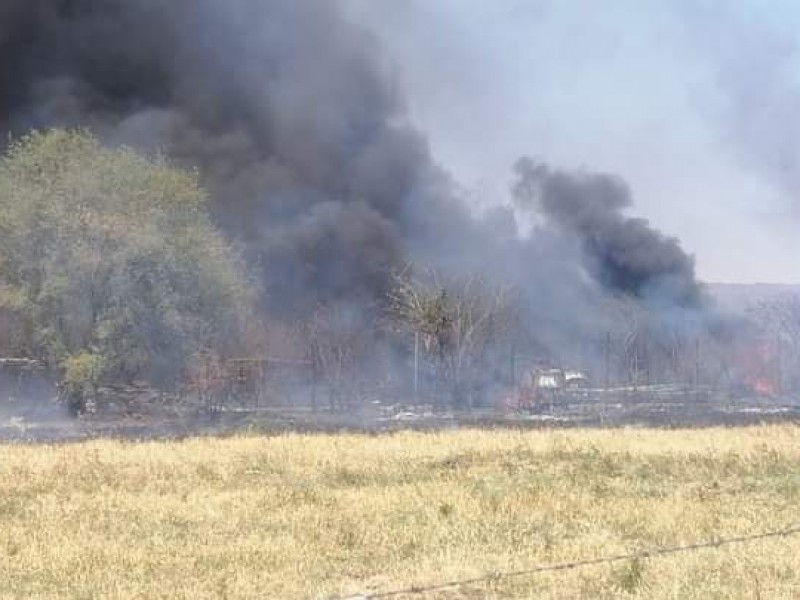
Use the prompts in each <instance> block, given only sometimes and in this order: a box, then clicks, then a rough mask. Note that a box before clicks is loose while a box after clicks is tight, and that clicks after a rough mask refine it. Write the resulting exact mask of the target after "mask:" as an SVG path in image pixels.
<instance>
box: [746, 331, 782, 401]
mask: <svg viewBox="0 0 800 600" xmlns="http://www.w3.org/2000/svg"><path fill="white" fill-rule="evenodd" d="M776 361H777V357H776V352H775V348H774V347H773V346H772V344H770V343H769V342H767V341H765V340H762V341H761V342H759V343H755V344H751V345H748V346H747V347H746V348H743V349H742V351H741V352H740V355H739V361H738V362H739V365H740V368H741V370H742V375H743V381H744V383H745V384H746V385H747V387H749V388H750V390H752V392H753V393H755V394H758V395H759V396H777V395H778V384H777V382H776V380H775V379H776Z"/></svg>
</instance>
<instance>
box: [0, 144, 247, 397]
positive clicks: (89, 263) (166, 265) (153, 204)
mask: <svg viewBox="0 0 800 600" xmlns="http://www.w3.org/2000/svg"><path fill="white" fill-rule="evenodd" d="M251 294H252V293H251V291H250V288H249V285H248V284H247V283H246V282H245V281H244V278H243V276H242V274H241V269H240V268H239V266H238V264H237V260H236V257H235V255H234V253H233V252H232V250H231V248H230V247H229V246H228V245H227V244H226V242H225V241H224V240H223V238H222V237H221V235H220V234H219V233H218V232H217V231H216V230H215V229H214V227H213V226H212V224H211V222H210V220H209V217H208V214H207V210H206V196H205V194H204V192H203V190H202V189H201V188H200V186H199V184H198V180H197V176H196V175H195V174H194V173H190V172H185V171H181V170H178V169H176V168H173V167H171V166H170V165H169V164H167V162H166V160H165V159H164V158H163V157H153V158H148V157H143V156H139V155H137V154H136V153H134V152H133V151H131V150H128V149H125V148H121V149H109V148H106V147H103V146H102V145H101V144H100V143H99V142H98V140H96V139H95V138H93V137H92V136H91V135H89V134H87V133H84V132H80V131H62V130H55V131H50V132H46V133H33V134H31V135H29V136H27V137H25V138H22V139H20V140H17V141H14V142H12V143H11V145H10V148H9V150H8V151H7V154H6V156H5V157H4V158H2V160H0V308H1V309H3V311H4V312H10V313H12V314H13V315H15V317H16V318H17V319H19V320H20V322H21V323H24V327H25V329H26V331H28V332H29V335H26V336H20V339H22V340H24V341H23V342H20V346H21V347H17V348H11V349H9V348H6V349H5V350H6V351H14V352H16V353H20V354H26V355H31V356H35V357H37V358H41V359H43V360H45V361H47V362H48V364H50V365H51V366H53V367H60V368H62V369H63V370H64V371H65V372H66V376H67V377H68V378H74V377H85V376H86V372H85V370H86V368H88V366H91V370H92V373H93V375H92V377H98V376H102V377H104V378H107V379H112V380H115V381H132V380H134V379H145V380H149V381H150V382H153V383H160V384H164V383H168V382H170V381H173V380H174V379H175V378H176V377H178V376H180V371H181V369H182V368H183V367H184V366H185V364H186V362H187V360H188V359H189V358H190V356H191V354H192V353H194V352H196V351H198V350H199V349H203V348H210V349H213V350H214V351H216V352H225V351H226V349H228V348H230V346H231V344H233V343H235V341H236V339H237V336H238V330H239V326H240V318H241V316H242V315H243V314H244V311H245V310H246V309H247V307H248V305H249V302H250V298H251ZM90 357H91V358H90ZM89 363H91V365H89ZM99 367H101V368H102V373H101V374H99V375H98V374H97V373H96V369H97V368H99Z"/></svg>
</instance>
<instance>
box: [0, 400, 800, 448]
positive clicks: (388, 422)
mask: <svg viewBox="0 0 800 600" xmlns="http://www.w3.org/2000/svg"><path fill="white" fill-rule="evenodd" d="M775 422H798V423H800V398H792V397H782V398H775V397H758V396H735V395H733V394H731V393H722V392H716V391H703V392H675V391H665V390H663V389H662V390H659V389H656V388H653V389H649V390H639V391H633V390H625V391H613V392H604V391H600V390H594V391H592V390H585V391H580V392H573V393H570V394H564V395H562V396H560V397H554V398H551V399H550V401H549V402H547V403H541V404H538V405H536V406H534V407H531V408H527V409H521V410H506V409H503V410H500V409H487V408H482V409H473V410H464V411H437V410H434V409H433V407H431V406H424V405H411V404H409V405H399V404H393V405H386V404H381V403H379V402H374V403H372V404H367V405H362V406H359V407H349V408H346V409H344V410H340V411H329V410H312V408H311V407H298V406H274V405H272V406H266V407H264V406H262V407H258V408H256V407H247V406H244V407H243V406H238V407H224V406H222V407H216V408H215V409H214V410H208V409H207V408H205V407H203V406H201V405H199V404H198V403H196V402H192V401H185V400H184V401H180V402H178V401H171V400H165V399H164V398H163V397H160V398H158V399H157V400H156V401H151V402H142V403H140V404H138V405H136V406H125V407H124V409H121V408H120V407H118V406H117V407H112V408H110V409H108V408H104V409H102V410H98V412H97V413H96V414H93V415H84V416H81V417H78V418H74V417H71V416H70V415H69V414H67V412H66V410H65V409H64V408H63V407H61V406H60V405H58V403H57V402H56V401H55V400H41V401H39V402H28V403H22V402H20V401H16V402H13V401H8V400H6V401H1V400H0V442H5V443H9V442H11V443H15V442H16V443H19V442H22V443H26V442H27V443H58V442H75V441H81V440H87V439H96V438H117V439H130V440H150V439H180V438H184V437H193V436H213V435H232V434H235V433H247V432H252V433H264V434H279V433H286V432H320V433H323V432H325V433H330V432H345V431H348V432H364V433H370V434H380V433H386V432H392V431H399V430H406V429H415V430H437V429H452V428H458V427H485V428H519V429H542V428H568V427H632V426H633V427H636V426H641V427H657V428H693V427H712V426H743V425H754V424H761V423H775Z"/></svg>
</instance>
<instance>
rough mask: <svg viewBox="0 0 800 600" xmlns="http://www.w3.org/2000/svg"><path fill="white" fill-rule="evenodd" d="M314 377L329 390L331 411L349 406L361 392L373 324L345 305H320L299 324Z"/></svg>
mask: <svg viewBox="0 0 800 600" xmlns="http://www.w3.org/2000/svg"><path fill="white" fill-rule="evenodd" d="M299 329H300V331H301V335H302V337H303V339H304V341H305V346H306V353H307V359H308V360H309V361H310V362H311V365H312V371H313V374H314V375H313V377H314V379H315V380H316V381H317V382H319V383H321V384H322V385H323V386H324V387H325V388H327V392H328V404H329V408H330V410H331V411H341V410H346V409H347V408H348V407H350V406H352V403H353V402H354V401H355V400H356V399H357V397H358V395H359V386H360V383H361V379H362V377H361V368H362V366H363V365H364V363H365V356H366V354H367V351H368V347H369V345H370V344H369V342H370V331H371V328H370V327H369V326H368V324H366V323H364V320H363V318H362V317H361V315H358V314H355V313H354V312H353V311H352V310H350V309H347V308H345V307H337V306H326V307H319V308H318V309H317V310H316V311H314V313H313V314H312V315H311V316H310V317H309V318H307V319H305V320H304V321H302V322H301V323H300V324H299Z"/></svg>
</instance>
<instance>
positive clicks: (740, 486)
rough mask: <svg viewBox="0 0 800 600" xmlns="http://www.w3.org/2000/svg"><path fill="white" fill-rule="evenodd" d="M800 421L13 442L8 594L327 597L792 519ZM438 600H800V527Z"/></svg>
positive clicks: (3, 525)
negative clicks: (682, 427) (690, 427)
mask: <svg viewBox="0 0 800 600" xmlns="http://www.w3.org/2000/svg"><path fill="white" fill-rule="evenodd" d="M797 521H800V428H798V427H793V426H770V427H756V428H748V429H713V430H697V431H651V430H641V429H629V430H613V431H561V432H490V431H457V432H447V433H435V434H422V433H410V432H409V433H401V434H396V435H392V436H387V437H368V436H356V435H352V436H351V435H342V436H321V435H320V436H305V435H288V436H285V437H275V438H266V437H240V438H231V439H198V440H189V441H184V442H175V443H172V442H170V443H141V444H135V443H124V442H115V441H101V442H91V443H85V444H80V445H64V446H0V597H3V598H6V597H8V598H13V597H28V596H38V597H59V598H60V597H67V598H70V597H73V598H92V597H103V598H106V597H112V598H117V597H119V598H131V597H139V598H203V597H207V598H210V597H215V598H216V597H242V598H247V597H260V598H325V597H327V596H329V595H334V594H344V593H356V592H367V591H381V590H388V589H393V588H395V587H404V586H407V585H413V584H425V583H436V582H440V581H446V580H450V579H461V578H470V577H475V576H482V575H485V574H487V573H491V572H493V571H506V570H515V569H521V568H527V567H530V566H532V565H535V564H539V563H552V562H561V561H569V560H574V559H583V558H592V557H596V556H603V555H609V554H616V553H622V552H627V551H634V550H638V549H641V548H646V547H651V546H658V545H672V544H683V543H689V542H693V541H696V540H702V539H707V538H714V537H718V536H727V535H738V534H746V533H756V532H760V531H763V530H768V529H772V528H776V529H780V528H784V527H786V526H787V525H788V524H790V523H792V522H797ZM423 597H425V598H485V597H490V598H612V597H614V598H616V597H625V598H635V597H639V598H800V536H796V537H787V538H779V539H772V540H764V541H758V542H754V543H750V544H746V545H737V546H727V547H722V548H714V549H709V550H700V551H697V552H690V553H686V554H680V555H675V556H669V557H661V558H656V559H652V560H646V561H640V562H636V561H634V562H623V563H617V564H612V565H601V566H593V567H587V568H583V569H579V570H574V571H564V572H557V573H543V574H539V575H535V576H532V577H526V578H520V579H515V580H510V581H505V580H496V581H493V582H491V583H490V584H489V585H485V586H473V587H467V588H459V589H455V590H450V591H446V592H439V593H438V594H431V595H428V596H423Z"/></svg>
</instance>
